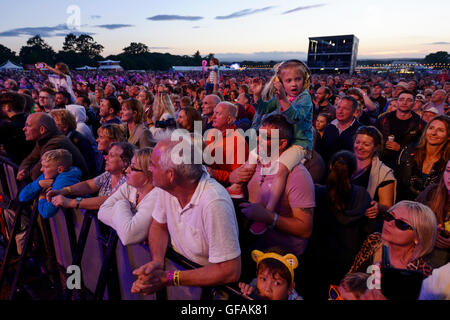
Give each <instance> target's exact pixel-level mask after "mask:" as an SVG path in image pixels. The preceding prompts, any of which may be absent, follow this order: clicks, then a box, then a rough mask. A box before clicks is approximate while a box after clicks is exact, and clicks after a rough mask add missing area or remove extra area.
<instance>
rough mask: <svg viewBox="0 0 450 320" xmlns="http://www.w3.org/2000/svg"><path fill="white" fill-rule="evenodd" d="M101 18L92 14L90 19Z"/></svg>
mask: <svg viewBox="0 0 450 320" xmlns="http://www.w3.org/2000/svg"><path fill="white" fill-rule="evenodd" d="M101 17H102V16H99V15H98V14H93V15H91V16H90V18H91V19H100V18H101Z"/></svg>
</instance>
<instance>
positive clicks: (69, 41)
mask: <svg viewBox="0 0 450 320" xmlns="http://www.w3.org/2000/svg"><path fill="white" fill-rule="evenodd" d="M76 49H77V36H76V35H74V34H73V33H70V34H68V35H67V36H66V38H65V39H64V43H63V51H66V52H67V51H76Z"/></svg>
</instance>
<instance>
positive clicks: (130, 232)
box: [98, 148, 158, 246]
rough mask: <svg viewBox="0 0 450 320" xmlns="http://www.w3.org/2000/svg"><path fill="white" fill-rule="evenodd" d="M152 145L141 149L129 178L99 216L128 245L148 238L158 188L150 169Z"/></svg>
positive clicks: (134, 158) (128, 170)
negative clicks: (154, 185) (154, 184)
mask: <svg viewBox="0 0 450 320" xmlns="http://www.w3.org/2000/svg"><path fill="white" fill-rule="evenodd" d="M151 154H152V149H151V148H143V149H140V150H137V151H136V152H135V154H134V156H133V158H132V159H131V164H130V166H129V167H128V168H127V169H126V171H125V173H126V182H125V183H124V184H123V185H121V186H120V187H119V189H118V190H117V191H116V192H114V194H112V195H111V196H110V197H109V198H108V199H107V200H106V201H105V202H104V203H103V204H102V206H101V207H100V210H99V211H98V218H99V219H100V221H102V222H103V223H104V224H106V225H108V226H110V227H111V228H113V229H114V230H116V232H117V235H118V236H119V239H120V241H122V244H123V245H124V246H127V245H130V244H136V243H140V242H142V241H144V240H146V239H147V235H148V229H149V226H150V223H151V221H152V213H153V209H154V204H155V203H156V197H157V194H158V193H157V189H155V188H154V187H153V179H152V174H151V172H150V171H149V170H148V166H149V163H150V161H151Z"/></svg>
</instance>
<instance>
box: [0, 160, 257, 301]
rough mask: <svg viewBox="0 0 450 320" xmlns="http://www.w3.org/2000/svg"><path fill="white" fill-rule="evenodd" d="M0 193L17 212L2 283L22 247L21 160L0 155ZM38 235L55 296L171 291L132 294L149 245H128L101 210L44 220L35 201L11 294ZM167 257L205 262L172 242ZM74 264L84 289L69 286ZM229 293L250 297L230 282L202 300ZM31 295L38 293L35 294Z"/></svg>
mask: <svg viewBox="0 0 450 320" xmlns="http://www.w3.org/2000/svg"><path fill="white" fill-rule="evenodd" d="M0 165H1V169H0V187H1V190H0V195H2V197H3V198H4V199H5V201H4V202H3V203H2V204H1V207H2V208H4V209H9V210H12V211H14V213H15V216H14V223H13V226H12V228H11V230H9V241H8V246H7V248H6V252H5V255H4V259H3V262H2V265H1V269H0V288H1V286H2V283H3V282H4V281H5V280H6V276H7V274H8V269H11V267H12V265H14V261H11V260H14V259H12V257H13V256H14V251H17V245H16V239H15V238H16V235H17V234H18V232H19V231H21V230H20V226H21V219H22V216H23V214H24V207H25V204H22V203H20V202H19V201H18V200H17V195H18V190H19V189H20V188H19V187H18V186H17V183H16V180H15V174H16V172H17V165H15V164H13V163H11V162H10V161H9V160H8V159H6V158H3V157H0ZM35 233H36V234H38V237H37V238H38V239H39V242H42V247H43V248H44V249H45V254H44V256H45V259H44V276H48V277H49V279H50V280H51V281H52V284H53V285H54V290H55V292H54V293H55V295H56V299H62V300H72V299H81V300H120V299H121V300H142V299H145V300H149V299H150V300H153V299H158V300H160V299H167V296H168V295H167V290H161V291H160V292H158V293H156V294H153V295H149V296H141V295H133V294H131V286H132V283H133V282H134V280H135V276H134V275H133V274H132V271H133V270H134V269H135V268H137V267H139V266H141V265H143V264H145V263H147V262H149V261H150V259H151V257H150V252H149V249H148V246H146V245H144V244H135V245H128V246H123V245H122V243H121V242H120V241H119V238H118V236H117V233H116V232H115V230H113V229H112V228H109V227H107V226H105V225H104V224H102V223H101V222H100V221H98V219H97V211H94V210H73V209H60V210H59V211H58V213H57V214H56V215H55V216H54V217H52V218H50V219H43V218H42V217H41V216H40V214H39V212H38V210H37V201H34V204H33V206H32V210H31V216H30V220H29V224H28V228H27V229H26V232H25V237H24V242H23V247H22V250H21V254H20V255H19V259H18V262H17V263H16V265H14V269H13V278H12V285H11V290H10V293H9V296H8V298H9V299H10V300H13V299H16V297H17V293H18V292H20V291H21V289H24V287H26V285H24V284H23V283H22V282H23V281H22V280H23V279H24V272H25V271H26V269H25V266H26V263H27V261H28V259H29V258H30V257H33V254H35V253H33V252H32V251H33V250H32V245H33V244H32V242H33V241H34V240H36V237H34V235H35ZM166 261H170V262H172V263H175V264H176V265H178V266H181V267H182V268H184V269H194V268H199V267H201V266H200V265H198V264H196V263H194V262H192V261H190V260H188V259H187V258H186V257H183V256H182V255H180V254H178V253H177V252H176V251H174V250H173V249H172V248H171V247H170V246H169V248H168V249H167V254H166ZM71 265H75V266H79V267H80V269H81V287H82V290H76V289H69V288H68V287H67V285H65V284H64V282H65V280H66V279H65V277H64V276H62V274H64V273H65V271H66V270H67V268H68V267H69V266H71ZM217 290H221V291H223V292H226V293H227V294H228V296H229V297H230V298H231V299H239V300H240V299H249V298H248V297H245V296H243V295H242V294H240V291H239V289H238V288H237V286H232V285H226V286H219V287H215V288H209V287H208V288H201V291H202V294H201V299H212V293H213V292H214V291H217ZM30 295H31V296H32V298H36V299H39V298H40V297H39V296H38V295H33V294H31V293H30Z"/></svg>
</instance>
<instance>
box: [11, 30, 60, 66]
mask: <svg viewBox="0 0 450 320" xmlns="http://www.w3.org/2000/svg"><path fill="white" fill-rule="evenodd" d="M19 57H20V59H21V60H22V62H23V63H24V64H34V63H36V62H46V63H49V64H53V62H54V60H55V51H53V49H52V47H50V46H49V45H48V44H47V43H46V42H45V41H44V40H43V39H42V38H41V36H40V35H37V36H34V37H32V38H30V39H28V40H27V45H26V46H23V47H22V48H21V49H20V53H19Z"/></svg>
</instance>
